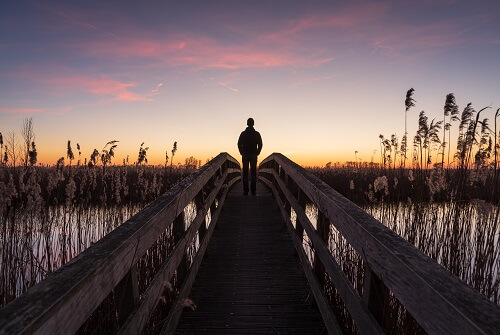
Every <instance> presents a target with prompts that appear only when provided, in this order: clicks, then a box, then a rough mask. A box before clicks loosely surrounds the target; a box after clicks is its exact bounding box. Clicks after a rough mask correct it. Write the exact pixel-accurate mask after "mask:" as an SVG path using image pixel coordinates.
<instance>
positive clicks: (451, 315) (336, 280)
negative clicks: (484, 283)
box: [259, 153, 500, 334]
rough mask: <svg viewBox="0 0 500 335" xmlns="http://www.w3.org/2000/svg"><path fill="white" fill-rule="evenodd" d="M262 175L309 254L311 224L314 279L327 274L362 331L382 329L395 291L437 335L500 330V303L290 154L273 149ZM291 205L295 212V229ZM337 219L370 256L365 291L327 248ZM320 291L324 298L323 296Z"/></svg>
mask: <svg viewBox="0 0 500 335" xmlns="http://www.w3.org/2000/svg"><path fill="white" fill-rule="evenodd" d="M259 178H260V179H261V180H262V181H264V182H265V183H266V184H267V185H268V186H269V187H270V188H271V189H272V191H273V193H274V195H275V197H276V199H277V201H278V203H279V204H280V208H281V211H282V214H283V216H284V218H285V221H286V222H287V223H288V226H289V229H290V230H291V232H292V233H293V234H292V235H294V238H298V239H299V243H295V245H296V248H297V247H298V248H297V252H298V253H299V255H300V254H301V253H304V249H303V247H302V238H303V237H302V235H303V233H302V231H303V230H305V231H306V233H307V235H308V237H309V239H310V241H311V243H312V248H313V251H314V257H315V260H320V261H321V264H322V265H323V267H324V270H322V271H323V272H322V273H319V278H318V276H316V278H315V280H316V281H318V279H321V276H324V273H325V272H326V274H328V276H329V277H330V279H331V280H332V282H333V284H334V285H335V289H336V290H337V292H338V293H339V295H340V296H341V297H342V299H343V301H344V304H345V306H346V309H347V310H348V311H349V313H350V315H351V316H352V318H353V319H354V321H355V322H356V326H357V327H358V329H359V331H360V332H361V333H367V334H372V333H380V332H381V328H380V326H379V324H381V323H383V320H381V317H383V315H382V313H380V310H381V309H382V308H383V305H384V303H387V301H383V300H384V299H387V298H388V296H389V294H388V290H390V291H391V292H392V293H393V294H394V296H395V297H396V298H397V299H398V300H399V301H400V302H401V304H402V305H403V306H404V307H405V308H406V309H407V310H408V311H409V313H410V314H411V315H412V316H413V318H415V320H416V321H417V322H418V323H419V324H420V326H421V327H422V328H423V329H424V330H425V331H426V332H428V333H430V334H445V333H451V334H457V333H467V334H494V333H498V331H499V330H500V308H499V307H498V306H497V305H495V304H494V303H493V302H491V301H489V300H488V299H486V298H485V297H484V296H483V295H481V294H480V293H478V292H476V291H474V290H473V289H472V288H471V287H469V286H468V285H466V284H465V283H464V282H462V281H461V280H460V279H459V278H457V277H456V276H454V275H452V274H451V273H450V272H448V271H447V270H446V269H445V268H443V267H442V266H441V265H439V264H438V263H437V262H435V261H434V260H432V259H431V258H430V257H428V256H426V255H425V254H424V253H422V252H421V251H420V250H418V249H417V248H415V247H414V246H413V245H411V244H410V243H408V242H407V241H406V240H404V239H403V238H402V237H400V236H398V235H397V234H396V233H394V232H393V231H392V230H390V229H389V228H387V227H385V226H383V225H382V224H381V223H380V222H379V221H377V220H376V219H375V218H373V217H372V216H370V215H369V214H367V213H366V212H364V211H363V210H362V209H361V208H359V207H358V206H356V205H355V204H353V203H352V202H350V201H349V200H347V199H346V198H344V197H343V196H341V195H340V194H339V193H337V192H336V191H335V190H333V189H332V188H331V187H329V186H328V185H327V184H325V183H324V182H322V181H321V180H320V179H319V178H317V177H316V176H314V175H313V174H311V173H309V172H307V171H306V170H305V169H303V168H302V167H300V166H299V165H297V164H296V163H294V162H292V161H291V160H289V159H288V158H287V157H285V156H283V155H282V154H279V153H273V154H272V155H270V156H269V157H267V158H266V159H264V160H263V161H262V163H261V164H260V168H259ZM308 201H310V202H312V203H313V204H314V205H315V206H316V207H317V208H318V222H317V227H316V228H314V226H313V225H312V223H311V222H310V220H309V218H308V217H307V215H306V214H305V205H306V202H308ZM292 209H293V211H294V212H295V213H296V220H295V221H296V222H295V225H296V226H295V228H294V227H293V225H292V222H291V221H292V220H291V213H292ZM330 225H333V226H334V227H335V228H336V229H337V230H338V231H339V232H340V233H341V234H342V235H343V237H344V238H345V239H346V240H347V242H348V243H349V244H350V245H351V246H352V247H353V248H354V249H355V250H356V252H357V253H358V254H359V255H360V256H361V258H362V259H363V261H364V263H365V275H364V283H363V296H360V295H359V294H358V293H357V291H356V290H355V288H354V287H353V285H352V284H351V283H350V282H349V280H348V279H347V277H346V275H345V274H344V273H343V272H342V270H341V268H340V267H339V265H338V263H337V262H336V260H335V258H334V257H333V256H332V254H331V252H330V251H329V250H328V247H327V245H326V242H328V232H329V229H330ZM303 259H304V257H301V260H302V265H303V267H304V268H305V270H306V272H307V270H309V271H311V270H316V271H315V272H316V273H318V269H320V267H317V266H316V265H317V264H314V266H313V269H311V265H310V264H309V262H308V261H307V258H306V259H305V260H303ZM315 263H316V261H315ZM308 279H309V278H308ZM310 284H311V282H310ZM311 286H312V287H313V286H314V285H313V284H311ZM313 293H315V297H316V295H318V296H319V298H320V300H321V299H322V298H321V295H322V294H323V295H324V292H319V293H317V292H315V291H314V290H313ZM319 307H320V311H321V313H322V315H323V318H324V319H325V317H326V318H332V315H331V313H332V312H331V309H328V308H323V309H321V306H319ZM329 330H330V329H329Z"/></svg>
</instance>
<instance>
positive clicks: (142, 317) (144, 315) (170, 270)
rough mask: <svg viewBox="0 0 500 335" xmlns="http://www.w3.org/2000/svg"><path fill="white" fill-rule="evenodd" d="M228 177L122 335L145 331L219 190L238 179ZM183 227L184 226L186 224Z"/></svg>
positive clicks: (217, 187) (130, 319)
mask: <svg viewBox="0 0 500 335" xmlns="http://www.w3.org/2000/svg"><path fill="white" fill-rule="evenodd" d="M226 175H227V173H225V174H224V175H223V177H222V178H221V179H220V181H219V184H218V185H217V186H216V187H215V188H214V189H213V190H212V192H211V193H210V195H209V196H208V198H207V200H206V202H205V205H204V206H205V208H204V209H200V210H198V213H197V215H196V217H195V219H194V220H193V222H192V223H191V226H189V228H188V230H187V232H186V234H185V236H184V238H181V239H179V240H178V243H177V244H176V245H175V247H174V250H173V252H172V254H171V256H170V257H169V258H168V259H167V260H166V261H165V262H164V263H163V265H162V266H161V268H160V269H159V270H158V273H157V274H156V275H155V277H154V278H153V281H152V282H151V284H150V285H149V286H148V288H147V289H146V291H145V292H144V294H143V295H142V299H141V303H140V304H139V305H138V306H137V308H136V309H135V310H134V311H133V313H132V314H131V315H130V317H129V318H128V320H127V322H126V323H125V324H124V325H123V327H122V328H121V329H120V334H139V333H141V332H142V330H143V329H144V327H145V325H146V323H147V321H148V319H149V316H150V315H151V313H152V312H153V310H154V308H155V307H156V305H157V304H158V301H159V300H160V296H161V294H162V291H163V289H164V286H165V283H166V282H169V281H170V280H171V279H172V277H173V275H174V273H175V271H176V269H178V268H179V265H181V264H182V263H183V261H185V250H186V247H187V246H188V245H189V243H190V242H191V241H192V240H193V238H194V237H195V235H196V231H197V230H198V228H199V226H200V225H201V224H202V222H203V220H204V217H205V212H206V210H207V208H208V207H209V206H212V204H213V203H214V202H215V201H214V200H215V197H216V195H217V194H218V192H219V190H221V189H223V186H226V187H224V189H227V186H230V185H232V183H234V182H235V181H236V179H233V180H231V181H229V182H228V183H227V184H226V179H225V177H226ZM214 220H216V217H214ZM215 222H216V221H215ZM182 225H183V226H184V223H183V224H182ZM181 266H182V265H181Z"/></svg>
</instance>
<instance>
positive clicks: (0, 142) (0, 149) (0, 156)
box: [0, 133, 496, 165]
mask: <svg viewBox="0 0 500 335" xmlns="http://www.w3.org/2000/svg"><path fill="white" fill-rule="evenodd" d="M495 138H496V137H495ZM495 142H496V141H495ZM495 152H496V151H495ZM2 159H3V136H2V133H0V165H2Z"/></svg>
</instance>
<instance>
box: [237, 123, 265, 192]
mask: <svg viewBox="0 0 500 335" xmlns="http://www.w3.org/2000/svg"><path fill="white" fill-rule="evenodd" d="M253 125H254V121H253V119H252V118H249V119H248V120H247V126H248V127H247V129H245V130H244V131H243V132H242V133H241V135H240V138H239V139H238V149H239V150H240V154H241V160H242V161H243V195H248V165H250V173H251V175H252V183H251V191H252V195H255V192H256V191H255V190H256V187H257V156H258V155H259V154H260V151H261V150H262V138H261V137H260V134H259V132H258V131H256V130H255V129H254V128H253Z"/></svg>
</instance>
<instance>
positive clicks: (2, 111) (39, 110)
mask: <svg viewBox="0 0 500 335" xmlns="http://www.w3.org/2000/svg"><path fill="white" fill-rule="evenodd" d="M45 112H46V110H45V109H42V108H9V107H0V114H38V113H45Z"/></svg>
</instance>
